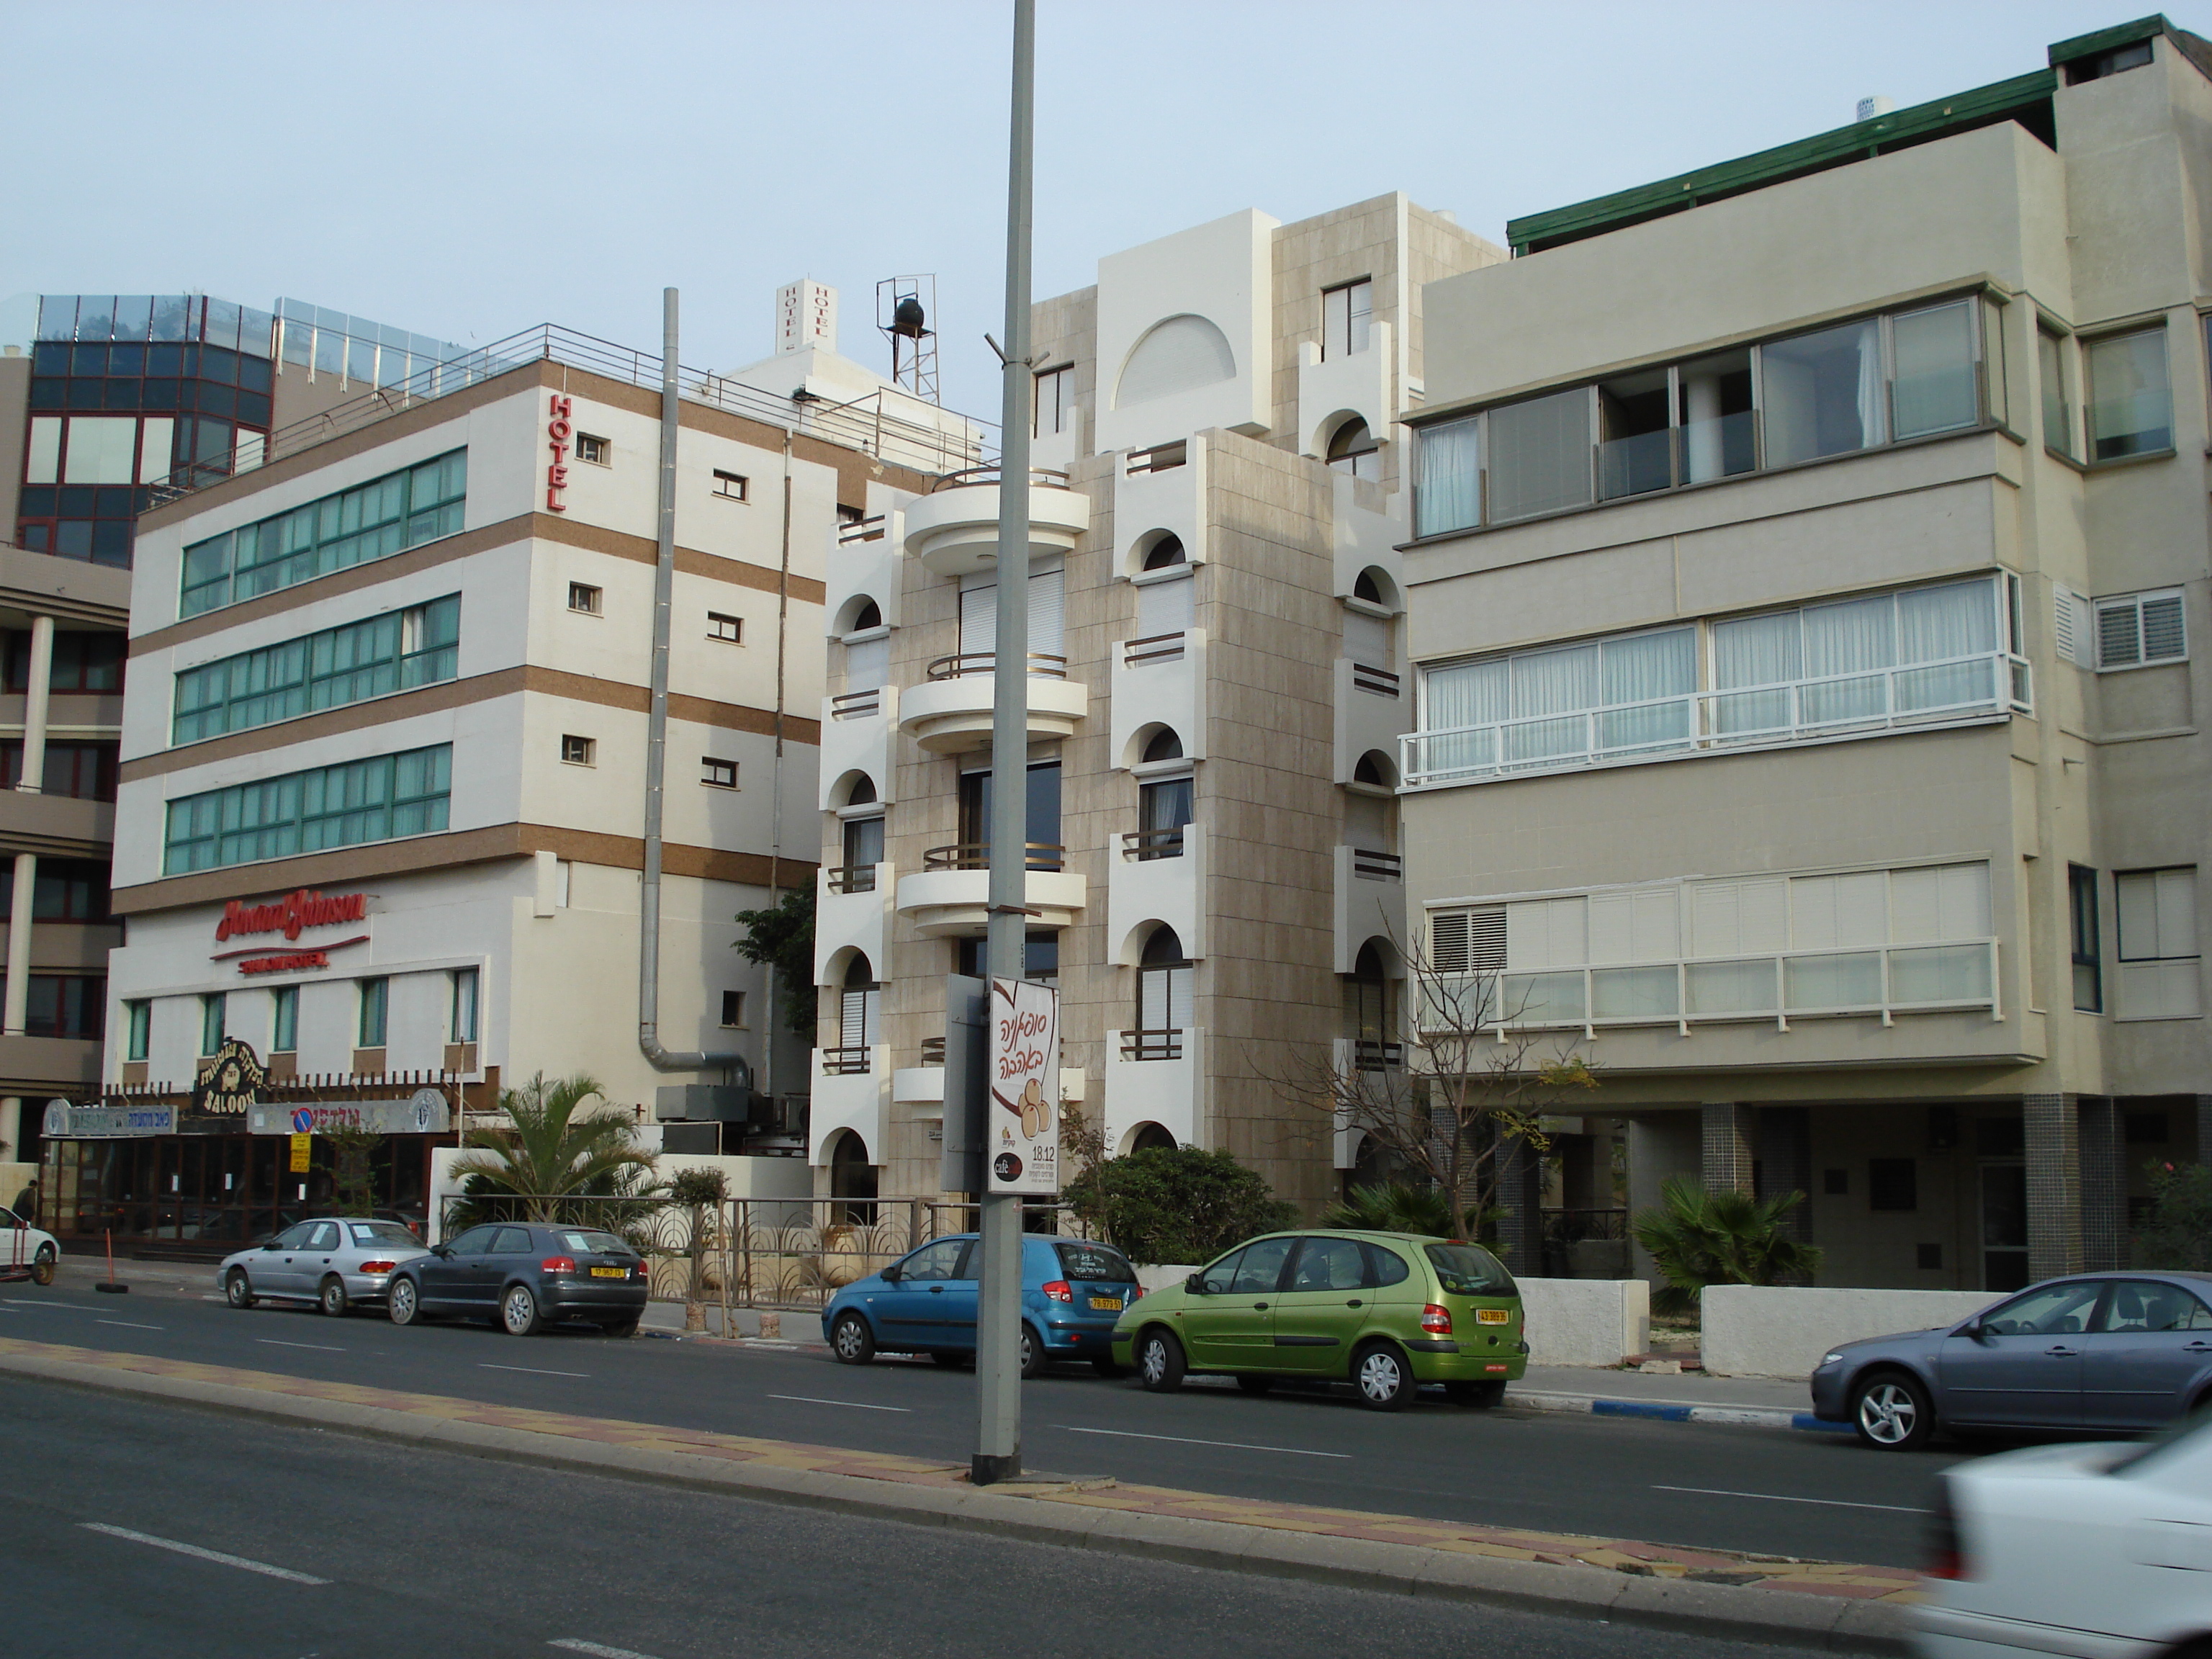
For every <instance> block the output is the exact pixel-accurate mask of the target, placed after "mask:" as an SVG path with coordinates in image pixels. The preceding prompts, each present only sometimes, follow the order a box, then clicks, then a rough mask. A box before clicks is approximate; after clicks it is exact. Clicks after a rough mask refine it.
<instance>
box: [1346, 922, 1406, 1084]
mask: <svg viewBox="0 0 2212 1659" xmlns="http://www.w3.org/2000/svg"><path fill="white" fill-rule="evenodd" d="M1385 968H1386V964H1385V963H1384V962H1383V952H1382V950H1381V948H1380V947H1379V946H1378V945H1376V942H1375V941H1374V940H1373V939H1370V940H1368V941H1367V943H1366V944H1364V945H1361V946H1360V947H1359V954H1358V956H1356V957H1353V958H1352V971H1351V972H1350V973H1349V974H1347V975H1345V977H1344V981H1343V986H1344V1034H1345V1035H1346V1036H1348V1037H1350V1038H1352V1043H1353V1048H1354V1053H1355V1058H1356V1060H1357V1062H1358V1068H1359V1069H1360V1070H1361V1071H1363V1072H1376V1071H1380V1070H1382V1069H1383V1067H1384V1066H1387V1065H1389V1064H1391V1063H1392V1062H1393V1061H1394V1060H1395V1059H1396V1052H1395V1050H1396V1036H1397V1031H1396V1015H1397V999H1396V997H1395V996H1394V995H1393V994H1392V993H1393V991H1394V990H1395V987H1394V986H1393V985H1392V984H1391V983H1390V979H1389V975H1388V973H1387V972H1386V971H1385Z"/></svg>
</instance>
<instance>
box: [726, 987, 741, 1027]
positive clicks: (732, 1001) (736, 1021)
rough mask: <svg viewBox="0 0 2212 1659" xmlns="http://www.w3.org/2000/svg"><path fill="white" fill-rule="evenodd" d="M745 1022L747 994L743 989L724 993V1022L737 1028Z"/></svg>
mask: <svg viewBox="0 0 2212 1659" xmlns="http://www.w3.org/2000/svg"><path fill="white" fill-rule="evenodd" d="M744 1023H745V994H744V992H743V991H725V992H723V993H722V1024H724V1025H725V1026H727V1027H730V1028H732V1029H735V1028H737V1027H738V1026H741V1025H743V1024H744Z"/></svg>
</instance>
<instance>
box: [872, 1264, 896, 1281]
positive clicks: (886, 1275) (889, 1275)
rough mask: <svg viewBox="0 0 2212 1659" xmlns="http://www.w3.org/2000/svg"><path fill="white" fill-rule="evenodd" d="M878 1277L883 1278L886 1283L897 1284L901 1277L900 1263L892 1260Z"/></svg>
mask: <svg viewBox="0 0 2212 1659" xmlns="http://www.w3.org/2000/svg"><path fill="white" fill-rule="evenodd" d="M876 1277H877V1278H878V1279H882V1280H883V1281H884V1283H885V1284H886V1285H896V1284H897V1283H898V1282H899V1279H900V1277H901V1275H900V1273H899V1270H898V1263H897V1262H896V1261H894V1262H892V1263H891V1265H890V1267H886V1268H884V1270H883V1272H881V1273H878V1274H877V1275H876Z"/></svg>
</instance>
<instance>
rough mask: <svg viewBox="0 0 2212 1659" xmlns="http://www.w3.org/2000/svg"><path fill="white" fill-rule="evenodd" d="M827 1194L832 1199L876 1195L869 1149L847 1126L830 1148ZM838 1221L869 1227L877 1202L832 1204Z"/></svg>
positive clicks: (844, 1223)
mask: <svg viewBox="0 0 2212 1659" xmlns="http://www.w3.org/2000/svg"><path fill="white" fill-rule="evenodd" d="M829 1195H830V1197H832V1198H835V1199H841V1200H850V1199H863V1200H865V1199H872V1198H873V1197H875V1195H876V1167H875V1165H874V1164H871V1163H869V1162H868V1149H867V1147H866V1145H865V1144H863V1143H862V1141H861V1139H860V1136H858V1135H856V1134H854V1133H853V1132H852V1131H851V1130H850V1129H846V1130H842V1131H840V1132H839V1133H838V1136H837V1144H836V1146H832V1147H831V1148H830V1149H829ZM832 1207H833V1209H834V1210H835V1212H836V1219H837V1221H838V1223H839V1224H840V1225H843V1226H848V1227H872V1226H874V1225H876V1206H874V1205H873V1204H869V1203H859V1204H854V1203H840V1204H837V1205H835V1206H832Z"/></svg>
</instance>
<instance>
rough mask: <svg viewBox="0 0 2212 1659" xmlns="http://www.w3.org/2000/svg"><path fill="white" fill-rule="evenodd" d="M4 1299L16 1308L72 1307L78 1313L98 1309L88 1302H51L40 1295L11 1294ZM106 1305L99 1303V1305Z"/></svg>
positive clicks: (93, 1311)
mask: <svg viewBox="0 0 2212 1659" xmlns="http://www.w3.org/2000/svg"><path fill="white" fill-rule="evenodd" d="M4 1299H5V1300H6V1301H8V1302H9V1303H10V1304H13V1305H14V1306H15V1307H18V1308H74V1309H76V1310H77V1312H79V1313H97V1312H98V1311H99V1310H100V1309H99V1307H95V1306H94V1304H91V1303H89V1302H53V1301H49V1300H48V1299H47V1298H46V1297H42V1296H11V1297H6V1298H4ZM106 1305H107V1304H106V1303H101V1304H100V1307H105V1306H106Z"/></svg>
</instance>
